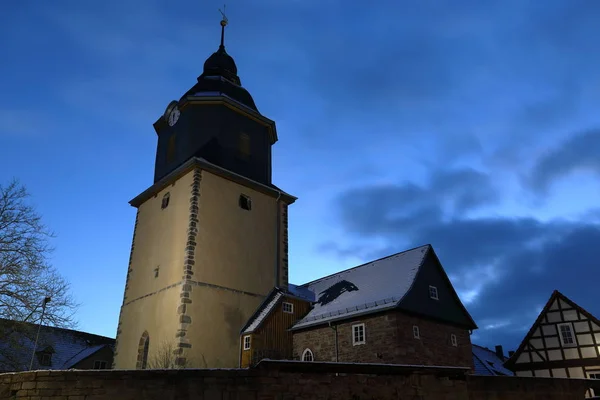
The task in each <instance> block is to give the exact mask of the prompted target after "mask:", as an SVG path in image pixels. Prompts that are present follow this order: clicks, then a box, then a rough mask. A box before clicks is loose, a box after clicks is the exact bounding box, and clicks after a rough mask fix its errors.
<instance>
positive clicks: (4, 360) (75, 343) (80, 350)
mask: <svg viewBox="0 0 600 400" xmlns="http://www.w3.org/2000/svg"><path fill="white" fill-rule="evenodd" d="M15 326H17V328H16V329H15V330H13V327H15ZM22 327H26V328H29V329H31V328H33V331H35V330H36V329H37V325H35V324H31V323H22V322H15V321H9V320H5V319H0V331H2V329H3V328H5V329H7V330H8V331H9V332H12V333H11V334H9V337H0V370H3V371H14V370H27V369H29V363H30V361H31V354H32V351H33V347H34V341H35V335H32V337H29V335H24V334H23V333H22V332H23V330H22V329H21V328H22ZM4 332H6V331H4ZM114 343H115V339H112V338H108V337H105V336H99V335H94V334H90V333H85V332H80V331H75V330H71V329H63V328H56V327H51V326H42V327H41V329H40V336H39V339H38V344H37V346H36V353H39V352H42V351H44V350H45V349H47V348H52V350H53V352H52V358H51V365H50V366H43V365H39V363H38V358H37V357H34V360H33V369H69V368H72V367H73V366H74V365H76V364H77V363H79V362H80V361H82V360H84V359H85V358H87V357H90V356H91V355H93V354H95V353H96V352H98V351H99V350H101V349H102V348H104V347H106V346H110V347H113V346H114Z"/></svg>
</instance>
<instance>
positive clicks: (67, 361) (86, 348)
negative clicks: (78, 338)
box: [62, 344, 108, 368]
mask: <svg viewBox="0 0 600 400" xmlns="http://www.w3.org/2000/svg"><path fill="white" fill-rule="evenodd" d="M104 346H108V345H107V344H97V345H94V346H89V347H84V348H82V349H81V350H79V351H78V352H77V353H75V354H73V355H72V356H71V357H69V358H67V359H66V360H65V362H64V363H63V365H62V366H63V367H64V368H68V367H69V365H73V363H71V364H69V361H71V360H72V359H74V358H75V357H77V356H78V355H80V354H81V353H83V352H84V351H86V350H89V349H93V348H94V347H97V348H98V350H100V348H102V347H104ZM98 350H96V351H95V352H94V353H96V352H97V351H98ZM94 353H92V354H94ZM92 354H90V355H92ZM79 361H81V360H79ZM79 361H78V362H79Z"/></svg>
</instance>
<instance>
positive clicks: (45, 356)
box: [39, 353, 52, 367]
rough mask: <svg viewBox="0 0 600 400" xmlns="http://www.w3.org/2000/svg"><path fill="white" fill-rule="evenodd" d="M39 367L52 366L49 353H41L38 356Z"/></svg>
mask: <svg viewBox="0 0 600 400" xmlns="http://www.w3.org/2000/svg"><path fill="white" fill-rule="evenodd" d="M39 360H40V365H43V366H45V367H49V366H50V365H52V355H51V354H50V353H41V354H40V356H39Z"/></svg>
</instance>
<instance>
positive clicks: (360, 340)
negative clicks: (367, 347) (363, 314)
mask: <svg viewBox="0 0 600 400" xmlns="http://www.w3.org/2000/svg"><path fill="white" fill-rule="evenodd" d="M366 342H367V341H366V339H365V324H356V325H352V345H353V346H357V345H359V344H365V343H366Z"/></svg>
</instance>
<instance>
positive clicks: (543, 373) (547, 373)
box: [535, 369, 550, 378]
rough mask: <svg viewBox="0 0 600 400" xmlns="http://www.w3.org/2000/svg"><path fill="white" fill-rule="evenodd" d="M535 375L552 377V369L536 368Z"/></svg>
mask: <svg viewBox="0 0 600 400" xmlns="http://www.w3.org/2000/svg"><path fill="white" fill-rule="evenodd" d="M535 376H536V377H542V378H549V377H550V370H548V369H536V370H535Z"/></svg>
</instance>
